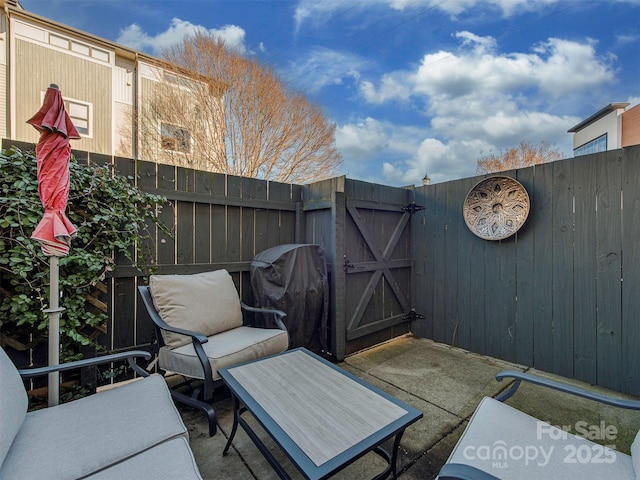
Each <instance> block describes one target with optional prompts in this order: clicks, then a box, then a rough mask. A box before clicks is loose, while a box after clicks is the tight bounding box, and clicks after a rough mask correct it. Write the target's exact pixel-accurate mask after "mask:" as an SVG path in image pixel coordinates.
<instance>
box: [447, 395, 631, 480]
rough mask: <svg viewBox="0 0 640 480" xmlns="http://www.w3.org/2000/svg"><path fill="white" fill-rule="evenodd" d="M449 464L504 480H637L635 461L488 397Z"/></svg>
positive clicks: (480, 406)
mask: <svg viewBox="0 0 640 480" xmlns="http://www.w3.org/2000/svg"><path fill="white" fill-rule="evenodd" d="M447 462H448V463H462V464H467V465H472V466H474V467H476V468H479V469H480V470H483V471H485V472H487V473H490V474H491V475H494V476H496V477H497V478H500V479H503V480H510V479H522V478H526V479H527V480H538V479H539V480H548V479H550V478H576V479H580V480H590V479H593V480H596V479H597V480H601V479H603V478H615V479H617V480H624V479H635V474H634V471H633V466H632V461H631V457H630V456H629V455H625V454H624V453H620V452H617V451H615V450H611V449H609V448H607V447H602V446H600V445H596V444H595V443H593V442H591V441H589V440H586V439H584V438H581V437H577V436H575V435H573V434H570V433H566V432H564V431H562V430H560V429H558V428H556V427H553V426H550V425H549V424H548V423H545V422H542V421H540V420H538V419H536V418H534V417H531V416H529V415H527V414H525V413H523V412H521V411H519V410H517V409H515V408H513V407H510V406H509V405H505V404H504V403H502V402H499V401H497V400H494V399H493V398H488V397H485V398H484V399H483V400H482V401H481V402H480V405H479V406H478V408H477V409H476V411H475V412H474V414H473V416H472V417H471V420H469V425H467V428H466V430H465V431H464V433H463V434H462V437H460V440H459V441H458V443H457V444H456V446H455V448H454V449H453V452H452V453H451V456H450V457H449V460H448V461H447Z"/></svg>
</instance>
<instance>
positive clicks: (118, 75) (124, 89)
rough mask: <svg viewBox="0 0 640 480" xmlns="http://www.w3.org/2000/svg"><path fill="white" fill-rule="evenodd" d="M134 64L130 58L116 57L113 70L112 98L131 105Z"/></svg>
mask: <svg viewBox="0 0 640 480" xmlns="http://www.w3.org/2000/svg"><path fill="white" fill-rule="evenodd" d="M134 72H135V65H134V63H133V62H132V61H131V60H126V59H124V58H120V57H116V66H115V68H114V70H113V100H114V101H115V102H121V103H126V104H129V105H133V91H134V86H133V76H134Z"/></svg>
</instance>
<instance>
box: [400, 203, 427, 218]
mask: <svg viewBox="0 0 640 480" xmlns="http://www.w3.org/2000/svg"><path fill="white" fill-rule="evenodd" d="M424 209H425V207H424V205H417V204H416V202H411V203H410V204H408V205H407V206H405V207H402V210H404V211H405V212H407V213H409V214H411V215H413V214H414V213H416V212H419V211H420V210H424Z"/></svg>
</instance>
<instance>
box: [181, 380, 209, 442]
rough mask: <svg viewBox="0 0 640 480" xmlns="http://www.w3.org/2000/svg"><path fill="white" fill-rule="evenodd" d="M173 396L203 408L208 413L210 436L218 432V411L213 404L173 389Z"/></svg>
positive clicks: (192, 405) (189, 404)
mask: <svg viewBox="0 0 640 480" xmlns="http://www.w3.org/2000/svg"><path fill="white" fill-rule="evenodd" d="M171 396H172V397H173V399H174V400H176V401H177V402H180V403H183V404H185V405H188V406H190V407H193V408H198V409H200V410H202V411H203V412H204V413H205V414H206V415H207V419H208V421H209V436H210V437H213V436H214V435H215V434H216V430H217V422H216V412H215V411H214V410H213V407H212V406H211V405H209V404H208V403H206V402H203V401H201V400H197V399H195V398H192V397H189V396H187V395H185V394H183V393H180V392H173V391H172V392H171Z"/></svg>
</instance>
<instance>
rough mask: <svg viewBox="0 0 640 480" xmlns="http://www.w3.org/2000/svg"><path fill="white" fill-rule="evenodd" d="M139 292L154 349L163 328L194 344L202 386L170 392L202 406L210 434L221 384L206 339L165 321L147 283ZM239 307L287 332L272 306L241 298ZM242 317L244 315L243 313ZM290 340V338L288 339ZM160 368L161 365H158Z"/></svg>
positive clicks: (282, 315) (283, 315)
mask: <svg viewBox="0 0 640 480" xmlns="http://www.w3.org/2000/svg"><path fill="white" fill-rule="evenodd" d="M138 292H139V293H140V297H141V298H142V302H143V303H144V306H145V308H146V310H147V313H148V314H149V317H151V320H152V321H153V325H154V328H155V332H156V342H157V344H156V353H157V352H158V351H159V350H160V348H161V347H163V346H164V345H165V342H164V337H163V336H162V330H166V331H167V332H173V333H178V334H180V335H185V336H188V337H191V342H192V344H193V348H194V350H195V352H196V355H197V357H198V360H199V362H200V365H201V367H202V371H203V378H204V380H203V384H202V386H201V387H198V388H196V389H194V390H193V393H192V394H191V396H189V395H185V394H184V393H180V392H178V391H176V390H174V389H170V391H171V396H172V397H173V399H174V400H175V401H177V402H180V403H183V404H185V405H188V406H190V407H193V408H197V409H200V410H202V411H203V412H204V413H205V414H206V415H207V419H208V422H209V436H213V435H215V433H216V429H217V426H216V423H217V422H216V413H215V410H214V409H213V407H212V406H211V404H210V402H211V400H212V398H213V391H214V390H215V389H216V388H218V387H220V386H221V385H224V382H223V381H222V379H219V380H213V372H212V370H211V364H210V363H209V359H208V357H207V354H206V353H205V351H204V349H203V348H202V345H203V344H205V343H207V342H208V341H209V339H208V338H207V337H206V336H205V335H203V334H202V333H198V332H194V331H191V330H185V329H182V328H176V327H172V326H171V325H169V324H168V323H166V322H165V321H164V320H163V319H162V317H160V314H159V313H158V311H157V310H156V307H155V305H154V303H153V298H152V296H151V289H150V288H149V286H148V285H140V286H138ZM240 308H241V310H243V311H244V312H253V313H262V314H264V315H265V316H266V317H267V319H271V320H272V321H273V322H274V323H275V324H276V325H277V327H278V328H279V329H280V330H284V331H285V332H287V327H286V326H285V324H284V319H285V318H286V316H287V314H286V313H284V312H283V311H281V310H275V309H271V308H258V307H251V306H249V305H247V304H245V303H244V302H242V301H241V302H240ZM243 319H244V315H243ZM289 342H291V339H289ZM289 347H290V344H289V345H287V348H289ZM160 370H162V369H160ZM192 380H193V379H189V380H187V381H186V382H183V383H181V384H179V385H178V386H182V385H184V384H185V383H189V382H191V381H192Z"/></svg>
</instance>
